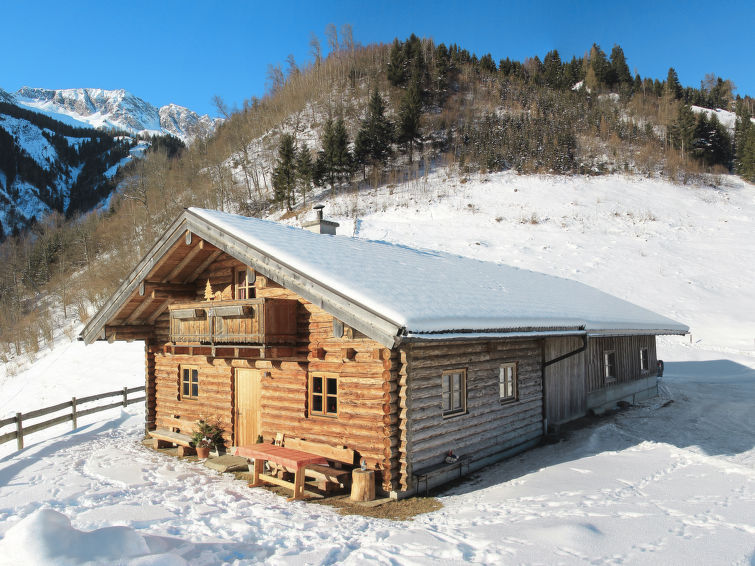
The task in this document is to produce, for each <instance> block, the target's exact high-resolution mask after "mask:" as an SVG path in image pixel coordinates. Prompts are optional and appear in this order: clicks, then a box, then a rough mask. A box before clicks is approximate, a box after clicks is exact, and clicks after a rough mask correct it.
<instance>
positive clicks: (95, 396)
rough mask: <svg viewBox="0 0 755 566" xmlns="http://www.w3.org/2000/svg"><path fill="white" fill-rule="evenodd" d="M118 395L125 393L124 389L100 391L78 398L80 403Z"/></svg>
mask: <svg viewBox="0 0 755 566" xmlns="http://www.w3.org/2000/svg"><path fill="white" fill-rule="evenodd" d="M116 395H119V396H120V395H123V389H120V390H118V391H109V392H107V393H98V394H97V395H89V396H88V397H80V398H79V399H77V402H78V404H79V405H81V404H83V403H89V402H91V401H99V400H100V399H106V398H108V397H115V396H116Z"/></svg>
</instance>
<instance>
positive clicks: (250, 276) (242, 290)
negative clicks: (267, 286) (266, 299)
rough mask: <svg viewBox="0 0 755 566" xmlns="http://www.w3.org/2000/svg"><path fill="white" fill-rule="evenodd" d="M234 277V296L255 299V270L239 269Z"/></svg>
mask: <svg viewBox="0 0 755 566" xmlns="http://www.w3.org/2000/svg"><path fill="white" fill-rule="evenodd" d="M234 279H235V281H234V283H235V286H234V298H236V299H253V298H254V281H255V273H254V271H253V270H252V269H249V268H243V269H239V270H237V271H236V273H235V275H234Z"/></svg>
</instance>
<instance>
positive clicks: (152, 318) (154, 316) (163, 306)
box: [146, 299, 173, 326]
mask: <svg viewBox="0 0 755 566" xmlns="http://www.w3.org/2000/svg"><path fill="white" fill-rule="evenodd" d="M172 302H173V301H172V300H171V299H167V300H165V301H163V303H162V304H161V305H160V306H159V307H157V310H156V311H155V312H153V313H152V314H151V315H149V318H148V319H147V321H146V322H147V324H149V325H150V326H151V325H153V324H154V323H155V321H156V320H157V317H158V316H160V315H161V314H163V313H164V312H165V311H166V310H168V306H169V305H170V303H172Z"/></svg>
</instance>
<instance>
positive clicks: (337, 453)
mask: <svg viewBox="0 0 755 566" xmlns="http://www.w3.org/2000/svg"><path fill="white" fill-rule="evenodd" d="M283 445H284V446H285V447H286V448H293V449H294V450H301V451H302V452H309V453H310V454H317V455H318V456H322V457H323V458H325V459H326V460H328V465H327V466H324V465H320V464H310V465H308V466H307V467H306V468H305V470H304V474H305V476H306V477H308V478H312V479H314V480H317V481H321V482H324V483H325V485H324V486H323V487H324V488H325V490H326V491H328V489H329V488H333V487H335V486H338V487H339V488H342V489H346V488H347V487H348V486H349V485H350V484H351V470H352V468H353V467H354V465H355V461H354V460H355V459H356V452H354V450H351V449H350V448H346V447H345V446H331V445H329V444H323V443H321V442H312V441H311V440H303V439H300V438H291V437H286V438H285V439H284V441H283ZM344 465H346V466H348V467H347V468H344Z"/></svg>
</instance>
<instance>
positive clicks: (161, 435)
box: [148, 415, 197, 456]
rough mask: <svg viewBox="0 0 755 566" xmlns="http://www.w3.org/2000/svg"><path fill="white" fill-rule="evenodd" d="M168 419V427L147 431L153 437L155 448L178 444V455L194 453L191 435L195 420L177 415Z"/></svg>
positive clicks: (195, 425) (194, 427)
mask: <svg viewBox="0 0 755 566" xmlns="http://www.w3.org/2000/svg"><path fill="white" fill-rule="evenodd" d="M169 421H170V427H169V428H158V429H155V430H150V431H149V433H148V434H149V435H150V436H151V437H152V438H153V439H154V447H155V450H157V449H158V448H170V447H171V446H173V445H174V444H175V445H177V446H178V451H177V452H178V455H179V456H189V455H191V454H196V450H195V449H194V442H193V441H192V435H193V434H194V430H195V429H196V427H197V421H193V420H190V419H182V418H181V417H180V416H177V415H173V416H172V417H170V419H169Z"/></svg>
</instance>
